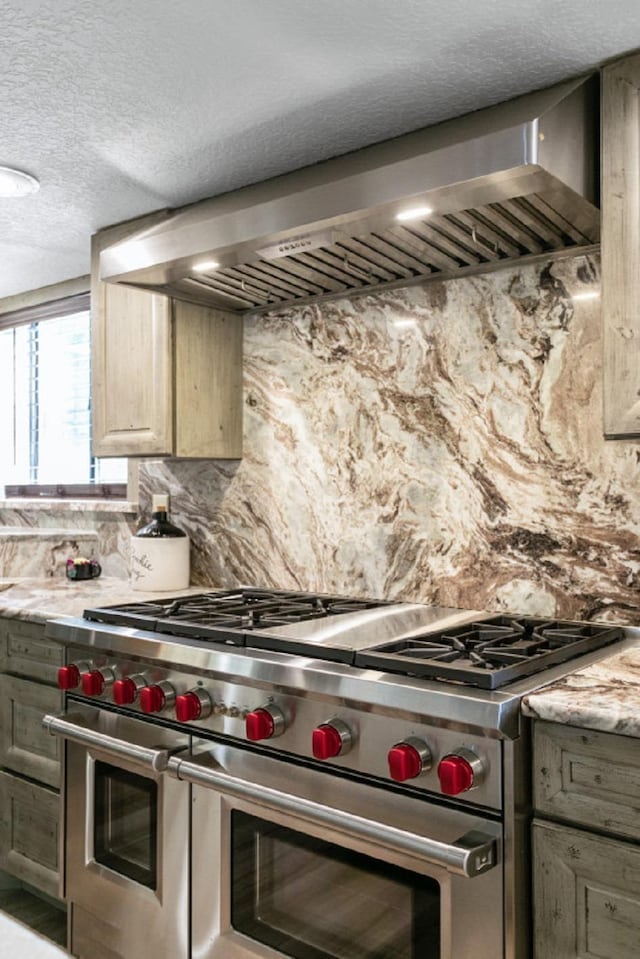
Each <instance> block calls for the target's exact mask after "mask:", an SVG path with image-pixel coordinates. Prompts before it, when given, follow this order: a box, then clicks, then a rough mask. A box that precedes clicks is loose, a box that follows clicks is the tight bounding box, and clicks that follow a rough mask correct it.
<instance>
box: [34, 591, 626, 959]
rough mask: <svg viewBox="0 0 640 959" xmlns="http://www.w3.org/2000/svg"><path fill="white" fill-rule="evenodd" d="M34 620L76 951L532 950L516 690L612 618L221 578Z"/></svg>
mask: <svg viewBox="0 0 640 959" xmlns="http://www.w3.org/2000/svg"><path fill="white" fill-rule="evenodd" d="M48 635H49V636H50V637H51V638H52V639H54V640H57V641H59V642H61V643H63V644H64V645H65V647H66V654H65V663H66V665H65V666H64V667H63V668H62V669H61V670H60V675H59V683H60V685H61V687H62V688H64V689H65V690H66V691H67V695H66V710H65V714H64V715H63V716H47V717H45V720H44V722H45V725H47V726H48V728H49V730H50V732H51V733H52V734H55V735H58V736H61V737H62V738H63V739H64V740H65V742H66V750H65V783H64V791H63V797H64V804H65V820H64V821H65V828H64V870H63V884H64V894H65V898H66V899H67V901H68V906H69V949H70V951H71V952H72V953H73V955H76V956H79V957H82V959H116V957H117V959H133V957H135V959H147V957H153V959H165V957H166V959H283V957H293V959H470V957H473V959H526V957H527V956H528V955H529V917H528V912H529V897H528V872H529V861H528V829H529V820H530V801H529V788H528V769H529V751H528V737H527V734H526V728H525V727H523V723H522V720H521V718H520V708H519V707H520V699H521V696H522V695H523V693H525V692H527V691H528V690H530V689H532V688H535V687H536V686H539V685H540V683H541V681H542V680H541V675H542V676H543V677H544V681H547V680H551V679H554V678H557V677H558V676H560V675H562V674H563V673H564V672H566V670H567V668H568V667H567V661H568V660H570V659H571V660H573V663H574V664H575V662H576V661H579V662H580V664H582V663H583V662H587V661H590V660H592V659H595V658H598V657H600V656H602V655H603V654H604V652H607V651H609V650H608V649H607V646H608V645H609V644H611V643H614V642H617V641H621V640H623V634H622V631H621V630H620V629H617V628H613V627H609V626H606V625H590V624H579V623H563V622H542V621H540V620H535V619H529V618H526V617H518V618H514V617H496V616H490V615H489V614H477V613H476V614H473V613H470V612H469V611H461V610H453V609H446V608H441V607H427V606H421V605H414V604H393V603H391V604H385V603H380V602H373V601H361V600H349V599H344V598H342V597H333V596H321V595H310V594H307V593H284V592H279V591H267V590H260V589H238V590H234V591H226V592H215V593H214V592H212V593H203V594H199V595H195V596H190V597H186V598H182V599H175V600H163V601H162V602H158V603H146V602H144V603H140V604H135V605H129V606H120V607H111V608H106V609H95V610H87V611H86V612H85V618H84V619H63V620H57V621H55V622H53V623H50V624H49V625H48ZM576 658H577V659H576Z"/></svg>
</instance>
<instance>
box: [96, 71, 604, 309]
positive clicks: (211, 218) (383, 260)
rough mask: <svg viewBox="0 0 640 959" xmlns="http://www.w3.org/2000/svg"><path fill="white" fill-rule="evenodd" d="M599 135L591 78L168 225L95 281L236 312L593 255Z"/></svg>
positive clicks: (119, 247)
mask: <svg viewBox="0 0 640 959" xmlns="http://www.w3.org/2000/svg"><path fill="white" fill-rule="evenodd" d="M597 124H598V80H597V77H590V78H586V79H584V78H582V79H579V80H575V81H571V82H570V83H568V84H563V85H561V86H559V87H554V88H552V89H550V90H543V91H539V92H537V93H535V94H530V95H528V96H527V97H522V98H520V99H519V100H514V101H511V102H509V103H505V104H500V105H499V106H497V107H492V108H490V109H489V110H483V111H480V112H479V113H475V114H470V115H468V116H466V117H460V118H458V119H457V120H452V121H448V122H447V123H444V124H440V125H439V126H436V127H432V128H428V129H426V130H422V131H418V132H417V133H413V134H407V135H405V136H404V137H399V138H398V139H396V140H392V141H388V142H386V143H382V144H377V145H376V146H373V147H367V148H366V149H364V150H360V151H356V152H355V153H353V154H348V155H347V156H345V157H338V158H336V159H334V160H328V161H325V162H323V163H320V164H317V165H316V166H314V167H307V168H305V169H303V170H298V171H295V172H294V173H291V174H286V175H284V176H281V177H276V178H275V179H273V180H269V181H266V182H265V183H261V184H256V185H254V186H250V187H245V188H243V189H242V190H238V191H236V192H235V193H228V194H225V195H223V196H220V197H216V198H213V199H211V200H205V201H202V202H201V203H197V204H194V205H192V206H190V207H185V208H184V209H183V210H179V211H175V212H173V213H170V214H168V215H167V217H166V219H163V220H162V222H160V223H159V224H156V225H154V226H152V227H151V228H148V229H146V230H143V231H141V232H139V233H134V234H133V235H132V236H130V237H128V238H127V239H125V240H122V241H120V242H119V243H117V244H115V245H114V246H112V247H109V248H107V249H106V250H104V251H103V252H102V253H101V256H100V276H101V279H103V280H106V281H107V282H115V283H124V284H128V285H131V286H137V287H140V288H142V289H148V290H154V291H159V292H162V293H166V294H168V295H170V296H174V297H177V298H178V299H185V300H190V301H192V302H197V303H203V304H205V305H213V306H217V307H219V308H223V309H227V310H234V311H237V312H241V313H242V312H247V311H251V312H258V311H265V310H272V309H275V308H279V307H282V306H284V305H286V304H292V303H295V304H298V305H300V304H303V303H306V302H309V301H315V300H321V299H326V298H333V297H339V296H345V295H351V294H354V293H355V294H357V293H366V292H369V291H373V290H380V289H388V288H392V287H394V286H406V285H410V284H413V283H418V282H423V281H425V280H431V279H447V278H451V277H455V276H460V275H462V274H470V273H481V272H488V271H490V270H493V269H495V268H496V267H499V266H503V265H505V264H507V263H508V262H509V261H512V260H517V259H521V258H532V257H540V256H548V255H552V254H555V253H558V252H559V251H565V250H570V251H574V252H575V251H577V250H579V249H585V248H589V247H592V246H593V244H595V243H597V242H598V240H599V237H600V213H599V210H598V208H597V206H596V203H597V198H598V135H597V133H598V131H597ZM414 207H428V208H429V209H430V210H431V211H432V212H431V213H430V214H428V215H424V216H423V217H422V218H421V219H418V220H414V219H411V220H407V219H404V216H405V214H406V212H407V210H408V209H412V208H414ZM401 220H402V222H400V221H401ZM207 263H209V266H207Z"/></svg>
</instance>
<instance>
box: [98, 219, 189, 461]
mask: <svg viewBox="0 0 640 959" xmlns="http://www.w3.org/2000/svg"><path fill="white" fill-rule="evenodd" d="M165 216H166V213H165V212H161V213H158V214H152V215H151V216H149V217H143V218H141V219H140V220H138V221H136V225H135V226H133V225H132V224H130V223H129V224H119V225H117V226H115V227H110V228H109V229H107V230H103V231H101V232H100V233H99V234H97V235H96V236H94V237H93V238H92V241H91V251H92V252H91V350H92V357H91V361H92V409H93V438H92V442H93V453H94V455H95V456H147V455H168V456H171V455H172V453H173V369H172V365H173V353H172V349H173V344H172V341H171V301H170V300H169V298H168V297H166V296H161V295H158V294H151V293H147V292H145V291H143V290H136V289H133V288H131V287H126V286H116V285H114V284H112V283H101V282H100V279H99V275H100V273H99V271H100V251H101V250H103V249H104V248H105V247H107V246H109V245H111V244H112V243H116V242H117V241H119V240H122V239H124V238H125V237H126V236H129V235H131V233H132V232H135V231H136V230H137V229H142V228H143V227H147V226H152V225H153V224H154V223H156V222H158V221H159V220H161V219H163V218H164V217H165Z"/></svg>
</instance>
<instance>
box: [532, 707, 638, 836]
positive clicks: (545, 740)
mask: <svg viewBox="0 0 640 959" xmlns="http://www.w3.org/2000/svg"><path fill="white" fill-rule="evenodd" d="M533 795H534V805H535V808H536V810H537V811H538V812H539V813H542V815H544V816H548V817H549V818H550V819H563V820H564V821H565V822H569V823H572V824H577V825H583V826H587V828H592V829H597V830H603V831H604V832H607V833H612V834H613V835H620V836H622V837H623V838H626V837H628V838H630V839H636V840H640V817H639V816H638V808H640V768H639V767H638V741H637V739H632V738H631V737H630V736H616V735H614V734H612V733H600V732H596V731H595V730H591V729H577V728H575V727H572V726H560V725H559V724H556V723H543V722H536V723H535V725H534V732H533Z"/></svg>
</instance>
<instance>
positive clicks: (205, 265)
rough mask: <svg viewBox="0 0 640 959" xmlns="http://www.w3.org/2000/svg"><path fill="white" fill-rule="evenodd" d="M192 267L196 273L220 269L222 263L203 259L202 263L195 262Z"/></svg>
mask: <svg viewBox="0 0 640 959" xmlns="http://www.w3.org/2000/svg"><path fill="white" fill-rule="evenodd" d="M191 269H192V270H194V271H195V272H196V273H208V272H209V270H218V269H220V264H219V263H218V261H217V260H201V262H200V263H194V264H193V266H192V267H191Z"/></svg>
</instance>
